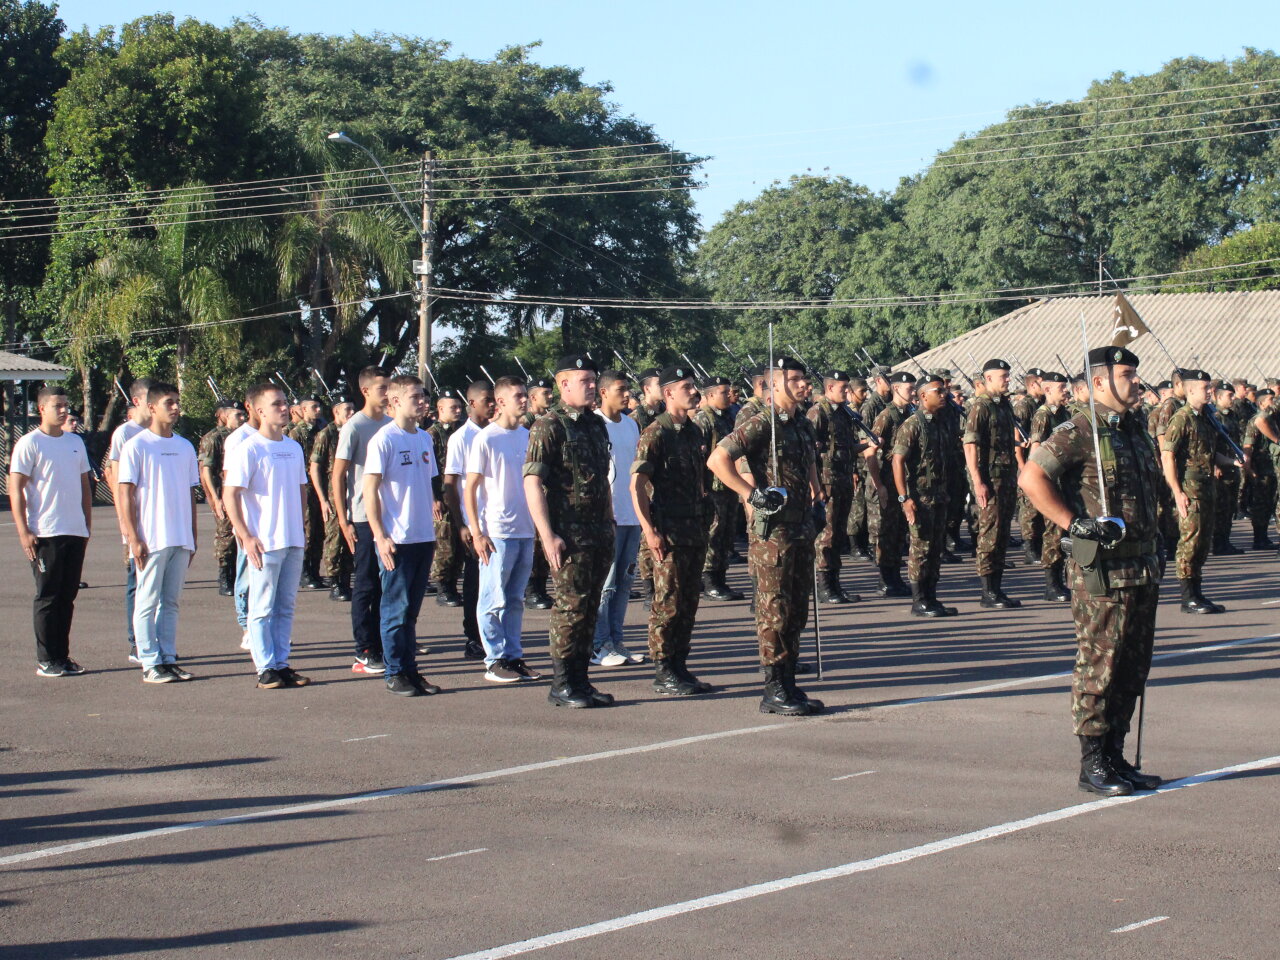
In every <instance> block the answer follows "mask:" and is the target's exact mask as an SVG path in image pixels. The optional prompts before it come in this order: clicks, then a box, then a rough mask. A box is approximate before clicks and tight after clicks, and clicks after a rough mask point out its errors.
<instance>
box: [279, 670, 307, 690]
mask: <svg viewBox="0 0 1280 960" xmlns="http://www.w3.org/2000/svg"><path fill="white" fill-rule="evenodd" d="M276 673H278V674H279V675H280V679H281V680H283V681H284V685H285V686H286V687H305V686H306V685H307V684H309V683H310V682H311V678H310V677H304V676H303V675H302V674H300V673H299V672H298V671H297V670H295V669H293V667H281V668H280V669H278V670H277V671H276Z"/></svg>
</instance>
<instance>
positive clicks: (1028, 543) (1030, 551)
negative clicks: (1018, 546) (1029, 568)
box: [1022, 540, 1040, 564]
mask: <svg viewBox="0 0 1280 960" xmlns="http://www.w3.org/2000/svg"><path fill="white" fill-rule="evenodd" d="M1022 556H1023V558H1024V559H1025V560H1026V561H1027V563H1032V564H1034V563H1039V562H1040V550H1039V548H1037V547H1036V545H1035V542H1034V541H1032V540H1024V541H1023V542H1022Z"/></svg>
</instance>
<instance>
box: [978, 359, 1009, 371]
mask: <svg viewBox="0 0 1280 960" xmlns="http://www.w3.org/2000/svg"><path fill="white" fill-rule="evenodd" d="M1012 369H1013V368H1012V367H1010V366H1009V363H1008V361H1007V360H1001V359H999V358H996V359H993V360H988V361H987V362H986V363H984V364H983V365H982V372H983V373H986V372H987V371H988V370H1012Z"/></svg>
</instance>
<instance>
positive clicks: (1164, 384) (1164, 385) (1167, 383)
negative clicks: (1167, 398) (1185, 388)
mask: <svg viewBox="0 0 1280 960" xmlns="http://www.w3.org/2000/svg"><path fill="white" fill-rule="evenodd" d="M1156 389H1157V390H1172V389H1173V381H1172V380H1161V381H1160V382H1159V383H1157V384H1156Z"/></svg>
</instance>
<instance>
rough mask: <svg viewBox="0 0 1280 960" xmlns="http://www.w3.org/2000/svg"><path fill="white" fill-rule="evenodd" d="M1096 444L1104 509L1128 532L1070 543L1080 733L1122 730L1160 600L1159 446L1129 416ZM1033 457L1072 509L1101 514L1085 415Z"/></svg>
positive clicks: (1144, 668)
mask: <svg viewBox="0 0 1280 960" xmlns="http://www.w3.org/2000/svg"><path fill="white" fill-rule="evenodd" d="M1100 443H1101V449H1102V461H1103V472H1104V474H1105V475H1106V489H1107V507H1108V511H1109V512H1110V513H1111V514H1113V515H1116V516H1120V517H1121V518H1122V519H1123V520H1124V522H1125V528H1126V532H1125V537H1124V539H1123V540H1121V541H1120V543H1119V544H1117V545H1116V546H1115V547H1113V548H1111V549H1104V548H1102V547H1100V546H1099V545H1098V544H1097V543H1094V542H1091V541H1083V540H1079V541H1076V542H1075V544H1074V548H1073V551H1072V557H1071V562H1070V565H1069V571H1070V579H1071V614H1072V618H1073V619H1074V621H1075V628H1076V642H1077V643H1078V644H1079V650H1078V652H1077V654H1076V665H1075V673H1074V676H1073V679H1072V684H1071V690H1072V697H1071V713H1072V718H1073V720H1074V722H1075V732H1076V735H1077V736H1082V737H1101V736H1106V735H1107V734H1108V733H1109V732H1115V733H1117V734H1118V735H1119V736H1121V737H1123V735H1124V734H1125V733H1126V732H1127V731H1128V729H1129V722H1130V719H1131V718H1132V716H1133V709H1134V706H1135V704H1136V702H1137V698H1138V697H1139V696H1141V695H1142V691H1143V688H1144V687H1145V686H1146V682H1147V673H1148V671H1149V670H1150V669H1151V652H1152V647H1153V644H1154V640H1155V622H1156V604H1157V601H1158V600H1159V598H1160V570H1159V559H1158V557H1157V553H1156V551H1157V547H1158V540H1157V516H1156V504H1157V501H1158V495H1159V490H1160V483H1161V481H1160V472H1159V468H1158V467H1157V458H1156V452H1155V445H1154V444H1153V443H1152V441H1151V438H1150V437H1149V436H1148V435H1147V432H1146V429H1145V425H1144V424H1143V422H1142V420H1141V418H1140V417H1138V416H1136V415H1135V414H1132V413H1127V414H1124V415H1123V416H1122V417H1121V418H1120V422H1119V424H1118V425H1117V426H1114V427H1112V426H1106V425H1103V426H1102V428H1101V433H1100ZM1031 461H1032V462H1033V463H1035V464H1036V465H1037V466H1039V467H1040V468H1041V469H1042V470H1044V472H1045V473H1046V474H1047V475H1048V477H1049V479H1050V480H1053V481H1055V482H1056V483H1057V484H1058V486H1059V487H1060V489H1061V491H1062V495H1063V499H1064V500H1066V503H1067V506H1068V507H1070V508H1071V510H1072V512H1073V513H1074V514H1075V515H1076V516H1082V515H1084V516H1090V517H1097V516H1101V514H1102V504H1101V498H1100V497H1099V491H1098V469H1097V465H1096V464H1097V461H1096V459H1095V454H1094V428H1093V421H1092V419H1091V418H1090V417H1089V415H1088V414H1085V413H1081V414H1076V415H1075V416H1074V417H1072V418H1071V420H1069V421H1067V423H1065V424H1062V425H1060V426H1059V427H1058V428H1057V429H1055V430H1054V431H1053V433H1052V434H1051V435H1050V436H1049V438H1048V439H1047V440H1046V441H1045V442H1044V443H1043V444H1042V445H1041V446H1040V448H1039V449H1038V450H1037V451H1036V452H1035V454H1033V455H1032V457H1031ZM1095 547H1096V548H1097V549H1096V555H1092V556H1091V554H1094V548H1095ZM1083 561H1088V562H1087V563H1086V564H1085V566H1082V565H1081V563H1082V562H1083Z"/></svg>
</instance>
